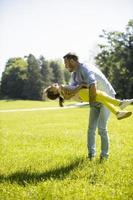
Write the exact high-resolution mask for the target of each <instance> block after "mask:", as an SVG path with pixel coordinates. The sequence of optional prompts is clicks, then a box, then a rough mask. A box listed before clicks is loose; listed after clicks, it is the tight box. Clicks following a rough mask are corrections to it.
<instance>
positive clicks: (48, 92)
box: [45, 88, 60, 100]
mask: <svg viewBox="0 0 133 200" xmlns="http://www.w3.org/2000/svg"><path fill="white" fill-rule="evenodd" d="M50 89H51V88H48V89H47V90H46V91H45V92H46V94H47V97H48V98H49V99H51V100H55V99H57V98H59V96H60V94H59V93H58V94H54V93H53V91H51V90H50Z"/></svg>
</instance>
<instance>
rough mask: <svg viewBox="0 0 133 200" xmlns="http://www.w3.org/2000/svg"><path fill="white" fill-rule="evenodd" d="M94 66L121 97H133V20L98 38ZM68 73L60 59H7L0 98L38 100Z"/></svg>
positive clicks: (66, 81) (0, 86) (63, 81)
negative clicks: (122, 29)
mask: <svg viewBox="0 0 133 200" xmlns="http://www.w3.org/2000/svg"><path fill="white" fill-rule="evenodd" d="M100 37H101V38H102V39H103V42H102V44H99V49H100V52H99V53H98V54H97V55H96V57H95V62H96V65H97V67H99V68H100V69H101V71H102V72H103V73H104V74H105V76H106V77H107V78H108V80H109V81H110V82H111V84H112V85H113V87H114V88H115V90H116V92H117V94H118V96H119V97H120V98H133V20H130V21H129V22H128V24H127V26H126V28H125V32H118V31H113V32H107V31H105V30H103V34H102V35H100ZM70 76H71V75H70V73H69V72H68V71H67V70H66V69H65V68H64V67H63V64H62V62H61V61H60V60H47V59H45V58H44V57H43V56H40V58H39V59H37V58H36V57H35V56H34V55H32V54H29V55H28V56H25V57H24V58H22V57H15V58H9V60H8V61H7V63H6V66H5V70H4V72H3V73H2V78H1V83H0V95H1V98H14V99H31V100H41V99H42V93H43V90H44V88H46V87H47V86H49V85H50V84H52V83H59V84H68V83H69V80H70Z"/></svg>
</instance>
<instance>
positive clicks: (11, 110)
mask: <svg viewBox="0 0 133 200" xmlns="http://www.w3.org/2000/svg"><path fill="white" fill-rule="evenodd" d="M86 105H89V104H88V103H77V104H70V105H67V106H64V107H59V106H56V107H45V108H21V109H10V110H0V113H6V112H31V111H41V110H64V109H70V108H77V107H83V106H86Z"/></svg>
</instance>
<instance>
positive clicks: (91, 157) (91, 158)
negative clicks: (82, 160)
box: [88, 155, 96, 161]
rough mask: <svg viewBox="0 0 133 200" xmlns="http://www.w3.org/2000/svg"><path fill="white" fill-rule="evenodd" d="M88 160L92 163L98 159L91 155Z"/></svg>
mask: <svg viewBox="0 0 133 200" xmlns="http://www.w3.org/2000/svg"><path fill="white" fill-rule="evenodd" d="M88 158H89V160H90V161H95V159H96V158H95V156H92V155H91V156H90V155H89V156H88Z"/></svg>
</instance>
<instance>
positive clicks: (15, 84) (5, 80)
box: [1, 57, 27, 98]
mask: <svg viewBox="0 0 133 200" xmlns="http://www.w3.org/2000/svg"><path fill="white" fill-rule="evenodd" d="M26 71H27V62H26V61H25V60H24V59H22V58H19V57H18V58H11V59H9V60H8V62H7V64H6V68H5V71H4V72H3V74H2V80H1V93H2V94H4V95H6V96H10V97H11V98H14V97H17V98H22V92H23V87H24V82H25V80H26V79H27V74H26Z"/></svg>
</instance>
